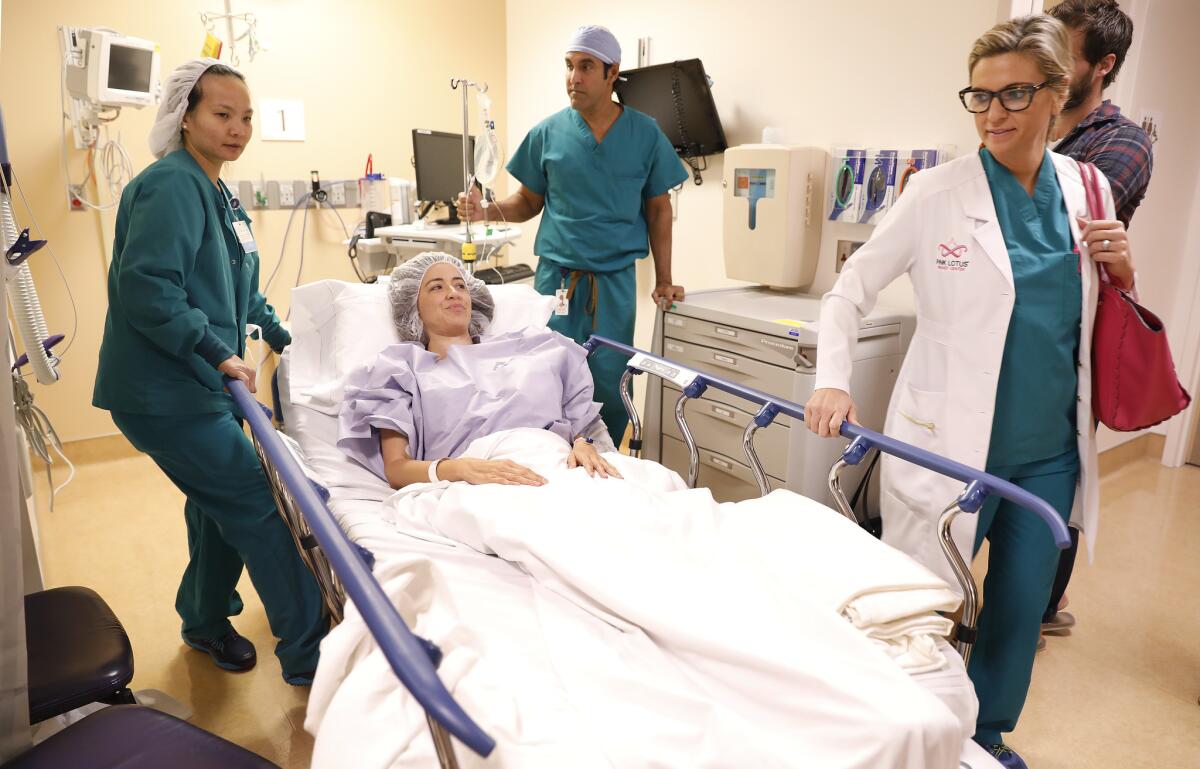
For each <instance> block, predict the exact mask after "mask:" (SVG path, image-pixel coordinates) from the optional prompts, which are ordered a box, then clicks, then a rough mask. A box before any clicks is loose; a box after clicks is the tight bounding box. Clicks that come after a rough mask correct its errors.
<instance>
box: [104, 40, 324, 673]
mask: <svg viewBox="0 0 1200 769" xmlns="http://www.w3.org/2000/svg"><path fill="white" fill-rule="evenodd" d="M251 119H252V118H251V109H250V92H249V91H248V90H247V88H246V85H245V82H244V81H243V78H242V75H241V74H240V73H238V72H237V71H236V70H234V69H232V68H230V67H225V66H223V65H220V64H218V63H217V62H216V61H214V60H212V59H197V60H195V61H191V62H188V63H186V64H184V65H182V66H180V67H179V68H178V69H177V70H175V72H173V73H172V74H171V76H170V77H169V78H168V79H167V82H166V85H165V86H164V96H163V102H162V106H161V107H160V109H159V114H158V119H157V121H156V123H155V127H154V129H153V131H152V132H151V142H150V143H151V149H152V150H153V151H154V154H155V155H156V156H157V157H159V158H160V160H158V162H156V163H154V164H152V165H151V166H150V167H148V168H147V169H146V170H145V171H143V172H142V173H140V174H138V176H137V178H135V179H134V180H133V181H132V182H130V184H129V186H128V187H126V188H125V190H124V192H123V193H122V195H121V204H120V207H119V208H118V209H117V223H116V237H115V239H114V242H113V260H112V266H111V267H110V268H109V273H108V303H109V307H108V317H107V319H106V320H105V323H104V341H103V343H102V344H101V347H100V365H99V369H98V370H97V372H96V388H95V391H94V394H93V396H92V403H93V404H94V405H96V406H97V407H99V408H102V409H107V410H108V411H110V412H111V413H112V419H113V422H114V423H116V425H117V428H118V429H120V431H121V432H122V433H123V434H124V435H125V437H126V438H128V439H129V442H130V443H132V444H133V445H134V447H135V448H137V449H138V450H139V451H142V452H144V453H146V454H148V455H149V456H150V457H151V458H152V459H153V460H154V462H155V464H157V465H158V466H159V468H160V469H161V470H162V471H163V472H164V473H165V474H166V475H167V477H168V478H169V479H170V480H171V481H172V483H174V484H175V485H176V487H178V488H179V490H180V491H182V492H183V493H184V495H185V496H186V497H187V502H186V503H185V505H184V520H185V521H186V523H187V532H188V552H189V556H190V558H189V562H188V565H187V568H186V570H185V571H184V574H183V579H182V581H181V583H180V585H179V592H178V593H177V594H176V600H175V609H176V611H178V612H179V616H180V617H181V618H182V620H183V628H182V633H183V640H184V642H185V643H186V644H187V645H188V646H191V647H193V648H195V649H198V650H200V651H203V652H206V653H208V654H209V655H210V656H211V657H212V659H213V661H214V662H215V663H216V664H217V666H218V667H221V668H223V669H226V670H248V669H250V668H252V667H254V665H255V662H256V661H257V654H256V652H255V649H254V645H253V644H252V643H251V642H250V641H249V639H247V638H245V637H243V636H241V635H239V634H238V633H237V631H235V630H234V629H233V625H232V624H230V621H229V617H230V616H232V615H236V614H238V613H240V612H241V610H242V601H241V598H240V597H239V596H238V594H237V589H236V588H237V583H238V579H239V578H240V577H241V574H242V569H243V566H244V567H245V568H246V569H247V570H248V571H249V572H250V579H251V581H252V582H253V583H254V588H255V590H257V591H258V594H259V597H261V598H262V602H263V607H264V609H265V610H266V613H267V619H268V621H269V622H270V626H271V632H272V633H273V634H274V635H275V636H276V637H278V638H279V643H278V644H277V645H276V647H275V654H276V656H277V657H278V658H279V662H280V665H281V667H282V668H283V676H284V679H285V680H286V681H287V682H288V683H290V684H294V685H305V684H310V683H311V682H312V676H313V672H314V671H315V669H316V666H317V658H318V656H319V645H320V642H321V638H322V637H323V636H324V635H325V632H326V630H328V627H329V623H328V621H327V619H326V618H325V617H324V615H323V610H322V603H321V595H320V590H319V589H318V587H317V583H316V580H315V579H314V578H313V575H312V573H311V572H309V571H308V569H307V567H305V565H304V562H303V561H302V560H301V559H300V556H299V553H298V552H297V550H296V547H295V545H294V544H293V542H292V536H291V534H290V533H289V532H288V530H287V527H286V526H285V525H284V523H283V520H282V519H281V518H280V516H279V514H278V513H277V512H276V510H275V502H274V499H273V497H272V495H271V491H270V489H269V488H268V487H267V483H266V478H265V477H264V476H263V472H262V468H261V467H260V466H259V463H258V459H257V457H256V455H255V452H254V447H253V446H252V445H251V443H250V440H249V439H248V438H247V437H246V434H245V433H244V432H242V427H241V423H240V421H239V420H238V416H237V415H236V414H235V412H234V406H233V401H232V400H231V398H230V396H229V394H228V393H226V392H225V390H224V385H223V379H222V375H223V374H224V375H227V376H230V377H233V378H235V379H241V380H242V381H244V382H245V383H246V384H247V386H249V387H250V389H251V390H253V389H254V374H255V371H254V369H253V368H251V367H250V366H248V365H246V363H245V362H244V361H243V360H242V355H243V352H244V349H245V339H246V323H247V322H250V323H254V324H256V325H258V326H259V327H260V328H262V330H263V337H264V338H265V339H266V341H267V343H268V344H270V345H271V346H272V347H273V348H276V349H281V348H282V347H283V346H284V345H286V344H288V343H289V342H290V341H291V337H290V336H289V334H288V332H287V331H286V330H285V329H284V328H283V327H282V326H281V325H280V324H279V319H278V318H277V317H276V316H275V311H274V310H273V309H271V306H270V305H268V304H267V303H266V300H265V299H264V297H263V295H262V294H260V293H259V291H258V248H257V246H256V244H255V242H254V236H253V232H252V231H251V229H250V218H249V217H248V216H247V215H246V212H245V210H244V209H243V208H241V206H240V204H239V203H238V201H237V199H236V198H234V197H233V195H232V194H231V193H230V191H229V188H228V187H226V186H225V184H224V183H223V182H221V180H220V178H219V173H220V170H221V167H222V165H223V164H224V163H225V162H228V161H231V160H236V159H237V158H238V157H239V156H240V155H241V154H242V150H243V149H244V148H245V146H246V143H247V142H248V141H249V140H250V135H251V126H252V123H251Z"/></svg>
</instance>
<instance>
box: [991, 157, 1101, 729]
mask: <svg viewBox="0 0 1200 769" xmlns="http://www.w3.org/2000/svg"><path fill="white" fill-rule="evenodd" d="M979 155H980V160H982V161H983V169H984V173H985V174H986V175H987V180H988V186H989V187H990V188H991V192H992V201H993V202H994V203H995V206H996V218H997V220H998V221H999V224H1000V231H1001V232H1003V233H1004V245H1005V247H1006V248H1007V249H1008V258H1009V262H1010V263H1011V264H1012V273H1013V285H1014V287H1015V289H1016V300H1015V302H1014V303H1013V311H1012V317H1011V318H1010V319H1009V324H1008V335H1007V337H1006V338H1005V341H1004V355H1003V357H1002V358H1001V364H1000V377H999V381H998V382H997V386H996V413H995V417H994V418H993V420H992V435H991V442H990V443H989V445H988V459H987V471H988V472H989V473H991V474H993V475H996V476H999V477H1000V478H1003V479H1005V480H1008V481H1011V482H1013V483H1015V484H1017V485H1018V486H1020V487H1021V488H1023V489H1025V490H1026V491H1030V492H1033V493H1034V494H1036V495H1038V496H1039V497H1041V498H1042V499H1044V500H1046V501H1047V502H1049V503H1050V504H1051V505H1052V506H1053V507H1054V509H1055V510H1056V511H1058V514H1059V515H1061V516H1062V518H1063V521H1064V522H1067V521H1069V520H1070V517H1071V507H1072V505H1073V504H1074V501H1075V485H1076V481H1077V478H1078V476H1079V447H1078V433H1077V432H1076V429H1077V427H1076V424H1075V409H1076V393H1077V390H1078V384H1079V378H1078V373H1077V370H1076V367H1075V361H1076V360H1077V359H1078V357H1079V323H1080V317H1081V314H1082V301H1083V300H1082V287H1081V277H1080V274H1079V254H1078V253H1076V252H1075V247H1074V242H1073V239H1072V237H1071V229H1070V226H1069V223H1068V219H1067V208H1066V204H1065V203H1064V201H1063V194H1062V189H1061V188H1060V187H1059V184H1058V177H1057V175H1056V174H1055V171H1054V162H1053V161H1052V160H1051V159H1050V153H1049V152H1047V153H1045V156H1044V159H1043V160H1042V165H1041V168H1040V170H1039V171H1038V174H1037V179H1036V182H1035V183H1034V187H1033V194H1032V195H1031V194H1030V193H1029V192H1027V191H1026V190H1025V188H1024V187H1023V186H1022V185H1021V183H1020V182H1019V181H1017V178H1016V177H1015V176H1014V175H1013V174H1012V172H1010V171H1009V170H1008V169H1007V168H1005V167H1004V166H1003V165H1001V164H1000V163H998V162H997V161H996V159H995V158H994V157H993V156H992V153H991V152H989V151H988V150H986V149H981V150H980V151H979ZM1031 426H1033V427H1032V429H1031ZM984 537H986V538H987V540H988V542H989V547H990V548H991V555H990V559H989V561H988V573H987V577H986V579H985V581H984V587H983V594H984V602H983V610H982V612H981V614H980V617H979V630H980V632H979V642H978V643H977V644H976V645H975V648H974V651H973V652H972V655H971V663H970V667H969V671H968V672H969V673H970V675H971V680H972V681H973V682H974V684H975V691H976V693H977V694H978V696H979V718H978V720H977V722H976V723H977V731H976V733H975V740H976V742H979V743H981V744H984V745H996V744H1001V742H1002V740H1001V734H1002V733H1004V732H1011V731H1012V730H1013V729H1015V728H1016V725H1017V718H1018V716H1020V714H1021V709H1022V707H1023V706H1024V704H1025V697H1026V694H1027V693H1028V691H1029V682H1030V677H1031V674H1032V671H1033V657H1034V654H1035V653H1036V648H1037V638H1038V635H1039V632H1040V617H1039V616H1038V615H1037V613H1036V612H1030V611H1029V610H1028V607H1029V606H1037V607H1039V610H1040V607H1042V606H1045V604H1046V599H1047V598H1048V597H1049V594H1050V586H1051V583H1052V582H1053V579H1054V573H1055V571H1056V569H1057V568H1058V552H1059V551H1058V548H1056V547H1055V545H1054V542H1053V540H1051V538H1050V537H1049V536H1047V534H1046V525H1045V524H1044V523H1043V522H1042V521H1041V520H1040V519H1038V518H1037V516H1035V515H1034V514H1033V513H1031V512H1029V511H1028V510H1026V509H1025V508H1023V507H1020V506H1019V505H1015V504H1013V503H1011V502H1008V501H1001V500H1000V498H999V497H995V496H993V497H991V498H990V499H989V500H988V502H987V503H986V504H985V505H984V506H983V508H982V509H981V510H980V511H979V523H978V528H977V529H976V533H975V549H976V550H978V549H979V547H980V546H981V545H982V544H983V540H984Z"/></svg>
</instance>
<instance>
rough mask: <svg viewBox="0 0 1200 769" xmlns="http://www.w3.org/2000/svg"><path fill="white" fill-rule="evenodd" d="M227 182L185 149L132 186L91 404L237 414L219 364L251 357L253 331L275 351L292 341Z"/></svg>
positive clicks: (120, 220) (125, 196)
mask: <svg viewBox="0 0 1200 769" xmlns="http://www.w3.org/2000/svg"><path fill="white" fill-rule="evenodd" d="M232 199H233V196H232V195H231V194H230V192H229V189H228V188H227V187H226V186H225V185H224V183H223V182H222V183H219V186H215V185H213V183H212V182H211V181H210V180H209V178H208V177H207V176H206V175H205V174H204V171H203V170H201V168H200V166H199V165H197V163H196V161H195V160H194V159H193V158H192V156H191V155H189V154H188V152H187V150H178V151H176V152H173V153H171V154H169V155H167V156H165V157H163V158H162V159H161V160H159V161H157V162H155V163H153V164H152V165H150V166H149V167H148V168H146V170H144V171H142V173H140V174H138V176H137V177H136V178H135V179H134V180H133V181H132V182H130V183H129V185H128V186H127V187H126V188H125V191H124V192H123V193H122V194H121V203H120V206H119V207H118V208H117V223H116V237H115V238H114V240H113V259H112V265H111V266H110V267H109V270H108V317H107V318H106V319H105V321H104V339H103V341H102V342H101V345H100V365H99V368H98V370H97V372H96V387H95V390H94V391H93V394H92V403H93V405H95V406H97V407H99V408H102V409H108V410H110V411H121V412H127V413H134V414H157V415H169V414H203V413H212V412H219V411H226V410H230V409H232V407H233V406H232V400H231V399H230V396H229V395H228V393H226V392H224V385H223V383H222V377H221V373H220V372H219V371H217V366H218V365H219V364H220V363H221V362H223V361H225V360H226V359H228V358H229V357H230V356H232V355H239V356H240V355H242V354H243V352H244V349H245V336H246V323H247V322H250V323H254V324H256V325H258V326H260V327H262V329H263V338H264V339H265V340H266V341H267V343H268V344H270V345H271V347H272V348H275V349H277V350H278V349H282V348H283V347H284V346H285V345H287V344H289V343H290V342H291V336H289V334H288V332H287V331H286V330H285V329H284V328H283V327H282V326H281V325H280V324H279V318H278V317H277V316H276V315H275V310H274V309H272V308H271V306H270V305H269V304H267V301H266V299H265V298H264V297H263V295H262V294H261V293H259V290H258V266H259V262H258V252H257V247H256V246H255V245H254V243H253V242H251V243H249V244H248V245H246V246H243V245H242V244H241V243H240V242H239V240H238V237H237V234H236V233H235V230H234V226H233V223H234V221H236V220H240V221H243V222H245V223H246V227H247V228H249V227H250V224H251V222H250V217H249V216H247V215H246V212H245V209H243V208H240V207H239V208H237V209H234V208H233V206H232V202H231V201H232Z"/></svg>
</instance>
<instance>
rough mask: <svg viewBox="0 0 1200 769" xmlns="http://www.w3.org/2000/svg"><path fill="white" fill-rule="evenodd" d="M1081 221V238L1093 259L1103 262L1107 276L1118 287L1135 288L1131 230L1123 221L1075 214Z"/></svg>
mask: <svg viewBox="0 0 1200 769" xmlns="http://www.w3.org/2000/svg"><path fill="white" fill-rule="evenodd" d="M1076 220H1077V221H1078V223H1079V230H1080V232H1079V239H1080V240H1081V241H1082V242H1083V244H1084V246H1085V248H1086V250H1087V254H1088V256H1090V257H1092V261H1093V262H1103V263H1104V269H1105V270H1106V271H1107V272H1108V277H1109V278H1111V279H1112V281H1113V282H1114V283H1115V284H1116V286H1117V288H1120V289H1124V290H1126V291H1128V290H1129V289H1131V288H1133V255H1132V254H1131V253H1130V251H1129V233H1127V232H1126V231H1125V225H1124V224H1123V223H1121V222H1120V221H1116V220H1109V219H1095V220H1093V221H1090V222H1089V221H1087V220H1086V219H1084V218H1083V217H1082V216H1078V217H1076Z"/></svg>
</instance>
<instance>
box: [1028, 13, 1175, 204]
mask: <svg viewBox="0 0 1200 769" xmlns="http://www.w3.org/2000/svg"><path fill="white" fill-rule="evenodd" d="M1047 13H1049V14H1050V15H1051V16H1054V17H1055V18H1057V19H1058V20H1059V21H1061V22H1062V23H1063V24H1065V25H1066V27H1067V31H1068V32H1069V33H1070V35H1071V53H1072V55H1073V57H1074V59H1075V71H1074V72H1073V73H1072V74H1071V90H1070V93H1069V94H1068V96H1067V103H1066V106H1065V107H1064V108H1063V111H1062V114H1061V115H1059V117H1058V122H1057V124H1056V126H1055V134H1056V136H1058V137H1061V138H1060V141H1059V142H1058V144H1056V145H1055V147H1054V151H1055V152H1058V153H1059V154H1062V155H1067V156H1068V157H1072V158H1075V159H1076V160H1083V161H1087V162H1089V163H1094V164H1095V165H1096V167H1097V168H1099V169H1100V171H1101V173H1103V174H1104V175H1105V176H1106V177H1108V183H1109V184H1110V185H1112V192H1113V200H1114V202H1115V203H1116V207H1117V218H1118V219H1120V220H1121V221H1122V222H1124V223H1125V226H1126V227H1128V226H1129V220H1130V219H1132V218H1133V212H1134V211H1135V210H1136V209H1137V207H1138V205H1139V204H1140V203H1141V202H1142V198H1143V197H1145V196H1146V187H1147V186H1149V184H1150V171H1151V169H1152V168H1153V165H1154V158H1153V154H1152V151H1151V144H1152V142H1151V140H1150V137H1149V136H1147V135H1146V132H1145V131H1143V130H1142V129H1141V128H1140V127H1139V126H1138V125H1137V124H1136V123H1134V122H1133V121H1131V120H1130V119H1129V118H1127V117H1125V116H1124V115H1122V114H1121V110H1120V108H1119V107H1117V106H1116V105H1115V104H1113V103H1112V102H1110V101H1108V100H1107V99H1104V98H1103V92H1104V89H1105V88H1108V86H1109V85H1110V84H1111V83H1112V82H1113V81H1114V80H1115V79H1116V78H1117V72H1119V71H1120V69H1121V65H1122V64H1123V63H1124V62H1125V54H1126V52H1127V51H1128V50H1129V45H1130V43H1132V42H1133V22H1132V21H1130V19H1129V17H1128V16H1126V15H1125V13H1124V12H1123V11H1122V10H1121V9H1120V7H1118V5H1117V2H1116V0H1064V2H1062V3H1059V4H1058V5H1056V6H1054V7H1053V8H1051V9H1050V10H1049V11H1047Z"/></svg>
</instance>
